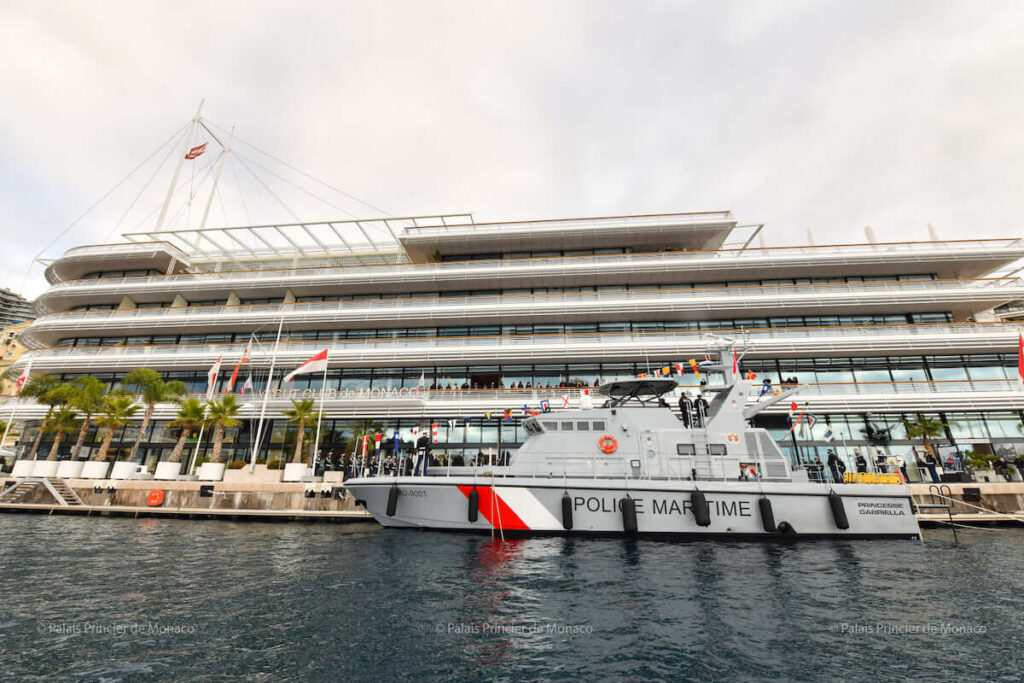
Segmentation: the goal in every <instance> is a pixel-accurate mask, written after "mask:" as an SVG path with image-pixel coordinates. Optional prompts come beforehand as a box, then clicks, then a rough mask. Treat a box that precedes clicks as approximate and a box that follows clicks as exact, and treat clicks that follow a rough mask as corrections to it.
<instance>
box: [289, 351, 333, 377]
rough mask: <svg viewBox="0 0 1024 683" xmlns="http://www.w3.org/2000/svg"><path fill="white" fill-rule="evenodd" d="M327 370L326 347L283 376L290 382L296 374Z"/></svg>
mask: <svg viewBox="0 0 1024 683" xmlns="http://www.w3.org/2000/svg"><path fill="white" fill-rule="evenodd" d="M326 370H327V349H324V350H323V351H321V352H320V353H318V354H316V355H315V356H313V357H312V358H310V359H309V360H307V361H306V362H305V363H303V364H302V365H300V366H299V367H297V368H295V369H294V370H292V371H291V372H289V373H288V375H287V376H286V377H285V378H284V381H285V382H291V381H292V380H293V379H295V376H296V375H308V374H309V373H311V372H325V371H326Z"/></svg>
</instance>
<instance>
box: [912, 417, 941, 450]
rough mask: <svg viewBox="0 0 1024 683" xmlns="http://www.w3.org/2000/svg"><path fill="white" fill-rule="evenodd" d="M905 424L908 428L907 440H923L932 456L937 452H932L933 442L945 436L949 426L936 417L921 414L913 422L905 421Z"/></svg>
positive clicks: (925, 447)
mask: <svg viewBox="0 0 1024 683" xmlns="http://www.w3.org/2000/svg"><path fill="white" fill-rule="evenodd" d="M903 424H904V425H906V427H907V438H908V439H921V440H922V441H923V442H924V449H925V450H926V451H928V452H929V453H931V454H932V455H935V451H933V450H932V442H931V440H932V439H938V438H940V437H943V436H945V435H946V427H948V426H949V425H947V424H946V423H945V422H942V421H941V420H937V419H935V418H934V417H927V416H925V415H920V414H918V415H917V417H915V418H914V419H913V420H904V421H903Z"/></svg>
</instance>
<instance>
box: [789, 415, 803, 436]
mask: <svg viewBox="0 0 1024 683" xmlns="http://www.w3.org/2000/svg"><path fill="white" fill-rule="evenodd" d="M803 417H804V414H803V413H800V414H799V415H797V416H796V419H795V420H794V419H793V416H792V415H790V416H789V419H790V421H792V423H793V426H792V427H790V428H789V431H791V432H792V431H795V430H796V428H797V425H799V424H800V420H802V419H803Z"/></svg>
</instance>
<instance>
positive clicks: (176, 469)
mask: <svg viewBox="0 0 1024 683" xmlns="http://www.w3.org/2000/svg"><path fill="white" fill-rule="evenodd" d="M179 474H181V463H180V462H164V461H160V462H158V463H157V464H156V474H154V475H153V478H154V479H177V478H178V475H179Z"/></svg>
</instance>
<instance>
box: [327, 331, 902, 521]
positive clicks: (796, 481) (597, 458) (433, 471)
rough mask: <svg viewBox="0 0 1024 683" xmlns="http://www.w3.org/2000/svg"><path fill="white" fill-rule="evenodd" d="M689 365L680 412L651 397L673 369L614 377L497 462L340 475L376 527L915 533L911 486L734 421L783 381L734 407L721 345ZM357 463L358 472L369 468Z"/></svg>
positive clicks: (532, 424) (743, 419)
mask: <svg viewBox="0 0 1024 683" xmlns="http://www.w3.org/2000/svg"><path fill="white" fill-rule="evenodd" d="M718 356H719V360H718V362H717V363H707V364H704V365H703V367H702V368H701V370H702V371H704V372H705V373H713V374H714V376H716V377H721V378H722V379H723V381H722V382H721V383H719V384H713V383H712V384H707V385H705V386H703V387H702V391H703V393H704V394H705V395H707V396H710V400H708V401H707V404H706V408H703V407H702V406H703V404H702V403H701V404H698V410H697V412H696V413H695V414H694V416H693V420H692V423H690V424H686V423H685V422H684V421H681V420H680V418H678V417H676V416H675V414H674V413H673V412H672V411H671V410H670V408H669V406H668V404H667V402H666V401H665V399H664V398H663V397H664V396H668V395H669V394H670V393H672V392H674V391H675V390H676V382H675V381H674V380H672V379H656V380H644V379H642V380H635V381H625V382H613V383H611V384H608V385H606V386H604V387H601V389H600V393H601V395H602V397H603V398H604V399H605V400H604V404H603V405H602V406H601V407H597V408H595V407H587V406H586V404H584V407H583V408H581V409H579V410H565V411H555V412H549V413H543V414H540V415H537V416H534V417H531V418H529V419H527V420H526V421H525V427H526V430H527V432H528V433H529V437H528V438H527V439H526V441H525V442H524V443H523V445H522V446H521V447H520V448H519V449H518V450H517V451H516V452H515V453H514V454H512V456H511V458H510V460H509V462H508V464H507V465H504V466H475V467H451V466H440V467H439V466H436V465H435V466H433V467H429V468H427V467H425V468H424V470H425V472H424V473H423V474H422V475H421V476H363V477H361V478H357V479H352V480H349V482H348V483H347V486H348V488H349V490H350V491H351V492H352V493H353V495H354V496H355V497H356V499H357V500H359V501H362V502H363V504H364V505H365V506H366V509H367V510H368V511H369V512H370V513H371V514H373V516H374V518H375V519H376V520H377V521H379V522H380V523H381V524H383V525H384V526H388V527H413V528H432V529H453V530H455V529H457V530H475V531H482V532H489V533H501V534H504V533H520V534H521V533H611V534H634V533H635V534H675V535H716V536H750V537H763V538H772V537H787V538H792V537H805V536H810V537H820V536H854V537H879V536H888V537H904V538H916V537H919V534H920V531H919V528H918V525H917V521H916V519H915V517H914V514H913V511H912V509H911V500H910V493H909V490H908V488H907V486H906V485H905V483H903V482H902V480H901V479H900V478H899V475H889V477H888V478H884V477H883V478H882V481H889V482H892V483H877V484H876V483H871V484H865V483H849V484H841V483H838V482H832V483H819V482H812V481H810V480H809V478H808V475H807V472H806V471H805V470H796V471H794V470H792V469H791V467H790V465H789V462H788V460H787V459H786V457H784V455H783V453H782V452H781V450H780V449H779V447H778V446H777V445H776V443H775V441H774V440H773V439H772V438H771V436H770V435H769V433H768V432H767V431H766V430H764V429H755V428H750V427H748V425H747V420H748V419H749V418H751V417H752V416H753V415H754V414H756V413H757V412H759V411H760V410H763V409H764V408H766V407H768V406H769V405H771V404H774V403H776V402H778V401H780V400H783V399H786V398H788V396H789V395H790V393H791V392H785V393H781V394H777V395H773V396H769V397H767V398H765V399H764V400H763V401H761V402H760V403H757V404H755V405H753V406H750V407H747V396H748V394H749V392H750V385H751V383H750V382H749V381H748V380H745V379H742V378H741V377H740V376H739V373H737V372H736V365H735V364H734V363H733V362H732V359H733V358H734V356H733V355H731V352H730V353H727V352H726V350H725V349H719V350H718ZM372 470H373V467H372V466H371V467H368V468H367V471H366V475H370V474H371V473H372Z"/></svg>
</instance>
